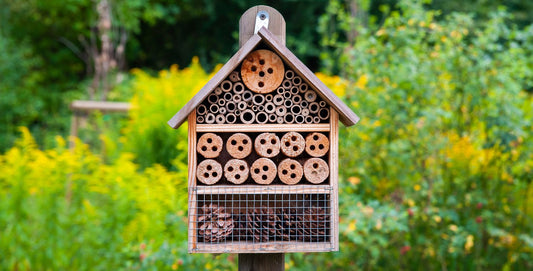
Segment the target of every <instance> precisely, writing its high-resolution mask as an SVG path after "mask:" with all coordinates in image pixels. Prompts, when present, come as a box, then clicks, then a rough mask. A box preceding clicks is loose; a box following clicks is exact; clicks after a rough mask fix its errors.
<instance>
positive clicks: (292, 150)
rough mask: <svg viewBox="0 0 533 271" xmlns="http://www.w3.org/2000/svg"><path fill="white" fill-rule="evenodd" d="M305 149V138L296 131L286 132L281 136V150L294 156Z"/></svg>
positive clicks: (289, 155)
mask: <svg viewBox="0 0 533 271" xmlns="http://www.w3.org/2000/svg"><path fill="white" fill-rule="evenodd" d="M304 150H305V139H304V137H303V136H302V135H301V134H300V133H297V132H288V133H286V134H284V135H283V136H282V137H281V152H282V153H283V154H285V155H287V156H288V157H296V156H298V155H300V154H301V153H302V152H303V151H304Z"/></svg>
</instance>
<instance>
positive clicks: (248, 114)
mask: <svg viewBox="0 0 533 271" xmlns="http://www.w3.org/2000/svg"><path fill="white" fill-rule="evenodd" d="M243 118H244V120H246V121H251V120H253V118H254V116H253V115H252V113H250V112H246V113H244V116H243Z"/></svg>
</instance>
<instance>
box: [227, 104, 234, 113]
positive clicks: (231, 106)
mask: <svg viewBox="0 0 533 271" xmlns="http://www.w3.org/2000/svg"><path fill="white" fill-rule="evenodd" d="M227 107H228V109H229V110H231V111H233V110H235V104H234V103H228V105H227Z"/></svg>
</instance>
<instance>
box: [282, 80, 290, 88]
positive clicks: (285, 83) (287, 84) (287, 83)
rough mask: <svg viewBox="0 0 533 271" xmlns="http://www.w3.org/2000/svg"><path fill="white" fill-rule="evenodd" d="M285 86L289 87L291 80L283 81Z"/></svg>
mask: <svg viewBox="0 0 533 271" xmlns="http://www.w3.org/2000/svg"><path fill="white" fill-rule="evenodd" d="M283 86H284V87H286V88H288V87H290V86H291V82H289V81H285V82H283Z"/></svg>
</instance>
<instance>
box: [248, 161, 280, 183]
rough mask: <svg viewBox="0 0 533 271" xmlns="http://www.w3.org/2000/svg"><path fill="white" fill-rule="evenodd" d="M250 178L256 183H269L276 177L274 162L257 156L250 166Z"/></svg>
mask: <svg viewBox="0 0 533 271" xmlns="http://www.w3.org/2000/svg"><path fill="white" fill-rule="evenodd" d="M250 173H251V175H252V179H253V180H254V181H255V182H256V183H258V184H270V183H271V182H272V181H274V179H275V178H276V173H277V168H276V164H274V162H272V160H270V159H268V158H259V159H257V160H255V162H254V163H253V164H252V166H251V167H250Z"/></svg>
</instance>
